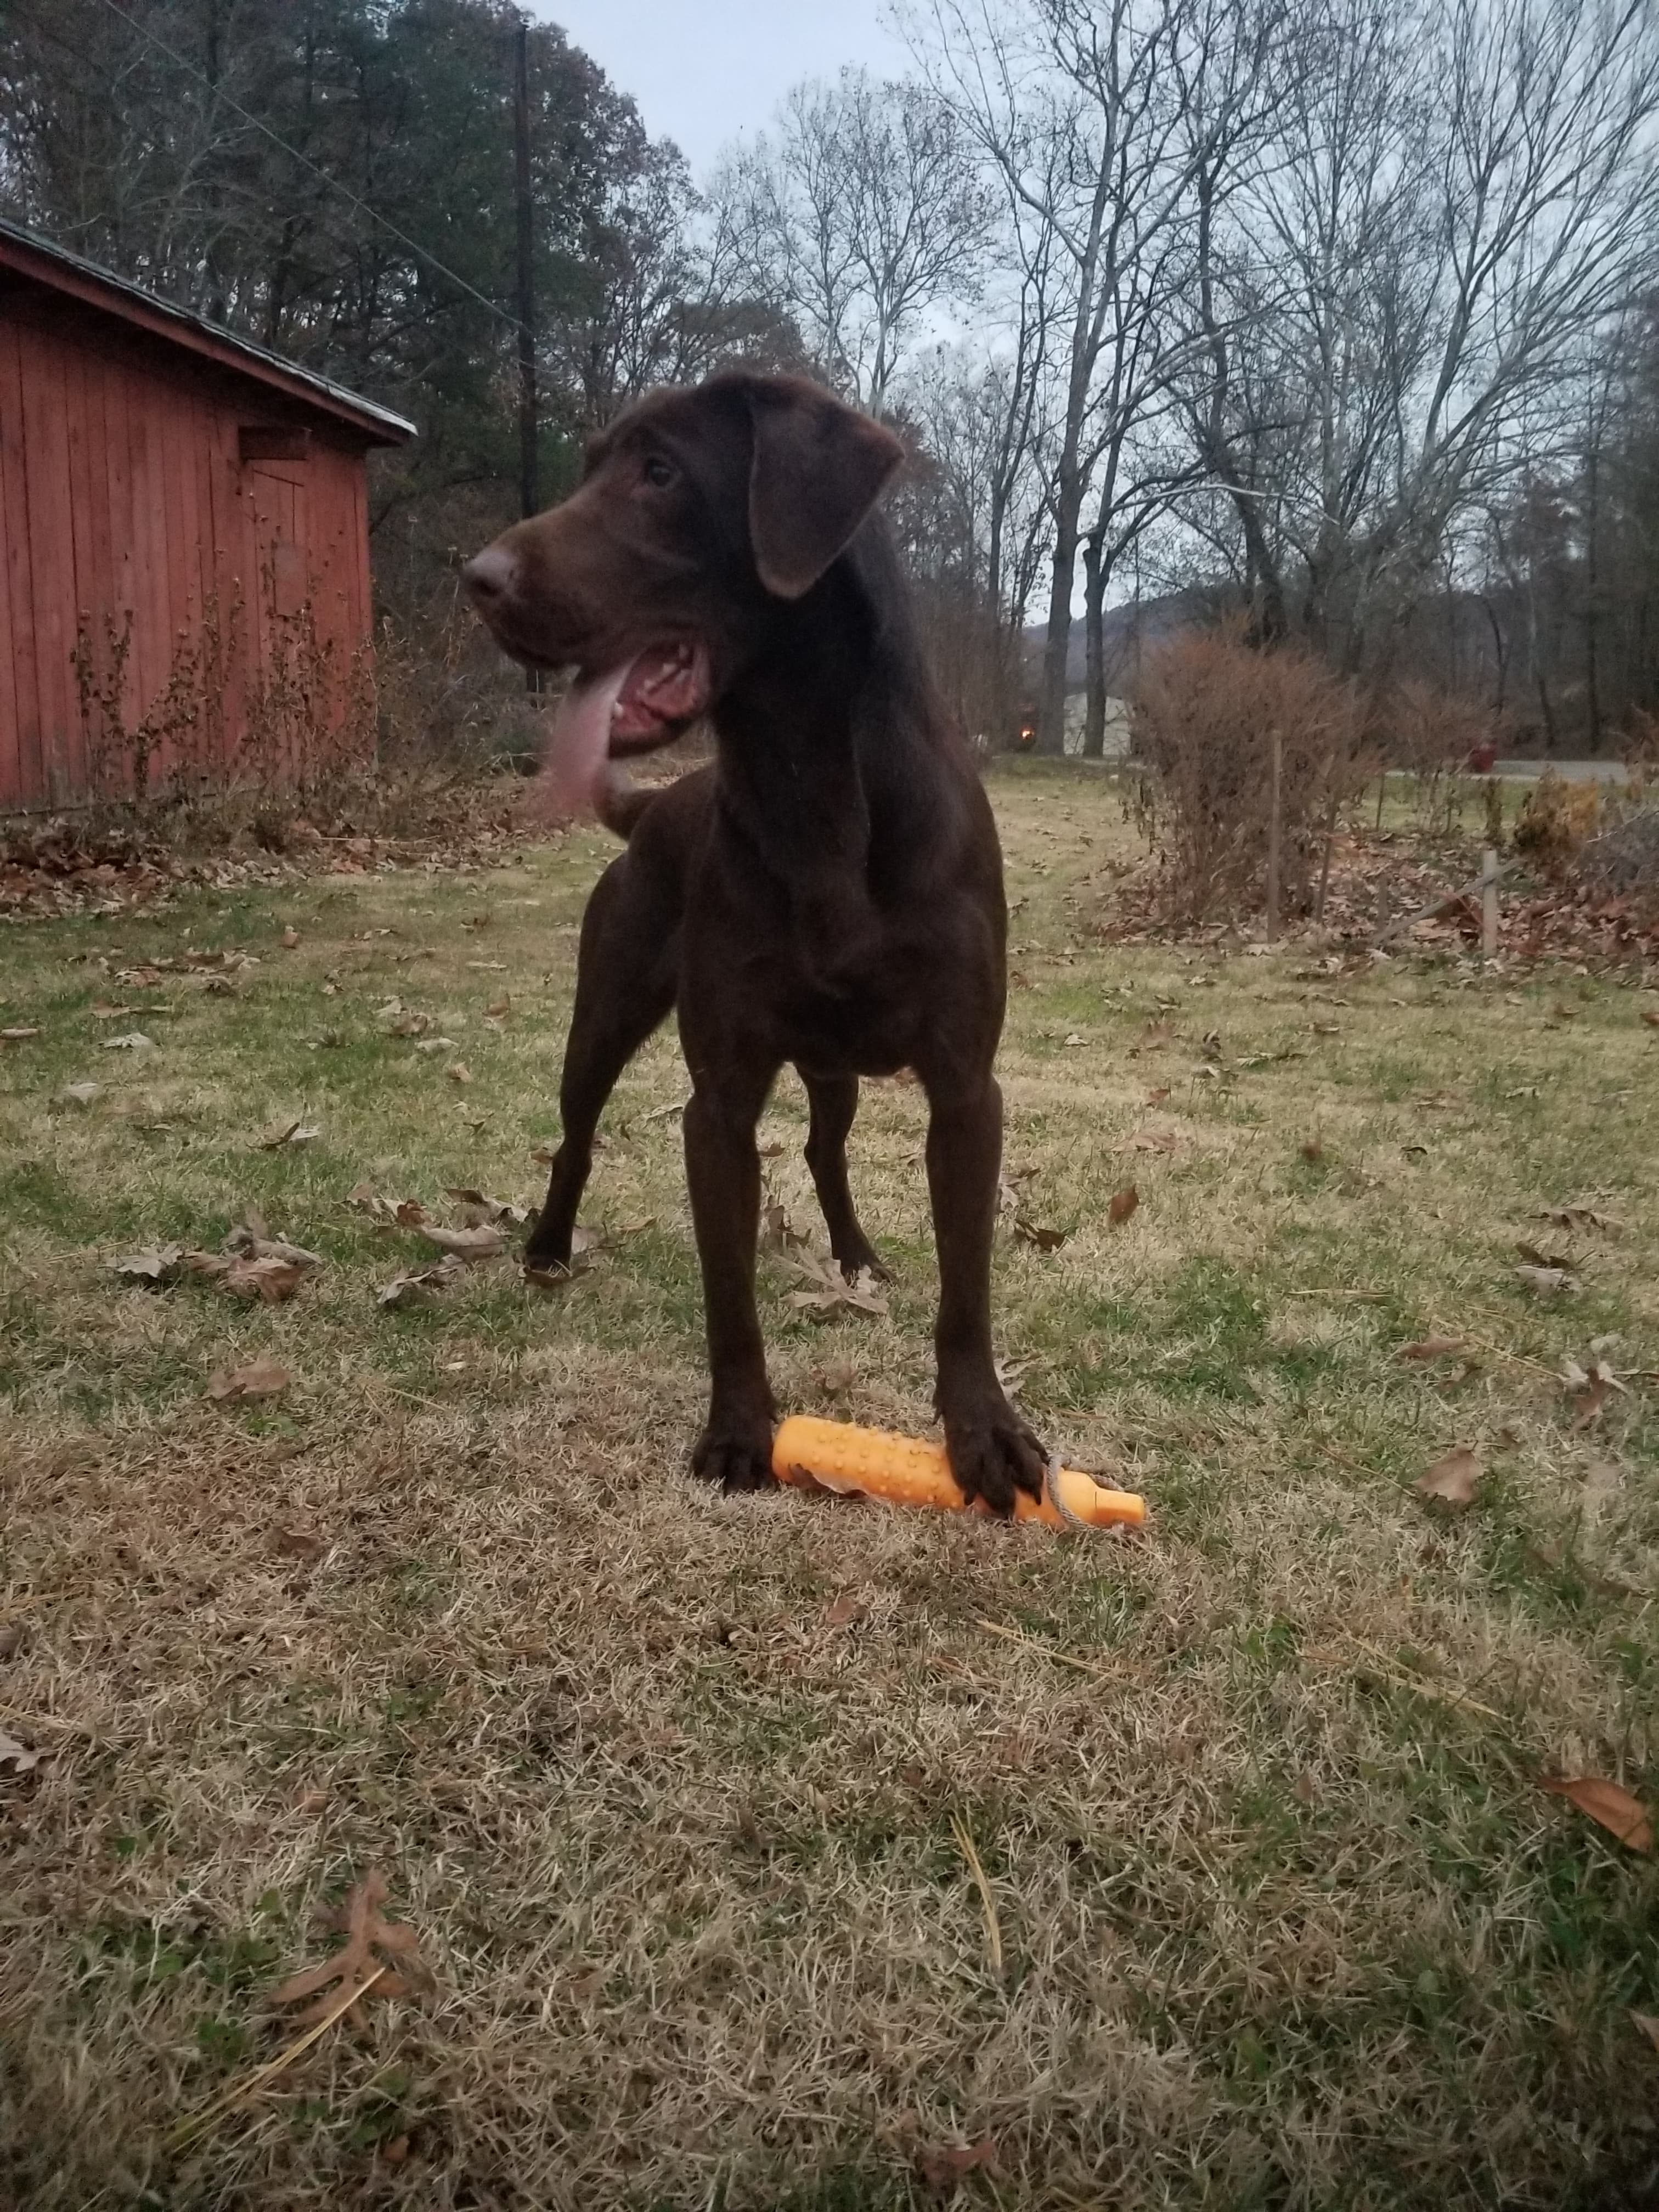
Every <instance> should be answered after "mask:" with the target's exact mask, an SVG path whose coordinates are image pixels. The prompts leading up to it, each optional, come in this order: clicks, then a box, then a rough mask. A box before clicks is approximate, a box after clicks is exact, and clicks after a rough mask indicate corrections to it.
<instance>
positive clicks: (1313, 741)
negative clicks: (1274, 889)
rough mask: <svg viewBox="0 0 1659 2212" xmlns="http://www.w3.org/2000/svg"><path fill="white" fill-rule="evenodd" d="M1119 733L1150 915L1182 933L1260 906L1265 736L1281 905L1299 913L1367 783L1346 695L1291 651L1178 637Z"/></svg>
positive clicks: (1353, 704) (1265, 827)
mask: <svg viewBox="0 0 1659 2212" xmlns="http://www.w3.org/2000/svg"><path fill="white" fill-rule="evenodd" d="M1130 728H1131V732H1132V738H1133V750H1134V752H1135V754H1136V756H1137V757H1138V758H1139V760H1140V761H1141V762H1142V763H1144V766H1145V770H1146V773H1145V775H1143V777H1142V779H1141V781H1140V785H1139V799H1138V800H1137V802H1136V811H1137V813H1138V816H1139V821H1140V825H1141V827H1142V829H1144V830H1145V831H1146V835H1147V836H1149V837H1150V839H1151V840H1152V843H1153V845H1154V846H1155V847H1156V848H1157V850H1158V857H1159V860H1160V863H1161V872H1162V878H1163V886H1162V888H1163V903H1164V907H1165V908H1166V910H1167V911H1168V913H1169V915H1170V918H1171V919H1172V920H1178V921H1186V922H1199V921H1208V920H1211V919H1213V918H1215V917H1217V916H1218V915H1237V914H1240V913H1243V912H1246V911H1249V910H1250V909H1251V908H1255V907H1257V906H1259V905H1260V904H1261V901H1262V898H1263V896H1264V893H1265V889H1266V872H1267V848H1268V840H1269V834H1270V818H1271V814H1272V786H1273V767H1272V763H1273V736H1274V732H1277V733H1278V736H1279V743H1280V749H1281V753H1280V757H1281V775H1280V798H1279V836H1280V852H1281V864H1282V869H1283V881H1282V893H1283V897H1284V901H1285V911H1286V912H1287V913H1295V912H1298V911H1305V910H1306V909H1307V908H1308V907H1309V906H1310V903H1311V896H1312V892H1313V888H1314V884H1315V880H1316V873H1317V869H1318V855H1319V854H1320V851H1321V848H1322V842H1323V839H1324V836H1325V835H1326V833H1327V832H1328V829H1330V828H1331V827H1332V826H1333V825H1334V822H1335V818H1336V816H1337V813H1338V811H1339V810H1340V808H1341V806H1342V805H1345V804H1346V802H1348V801H1349V800H1351V799H1353V798H1354V797H1356V796H1357V795H1358V792H1359V790H1360V789H1361V787H1363V785H1364V781H1365V779H1366V775H1367V774H1368V773H1369V758H1368V755H1367V751H1366V745H1365V724H1364V713H1363V710H1362V708H1361V704H1360V701H1359V698H1358V693H1357V692H1356V690H1355V689H1354V687H1353V686H1352V684H1348V683H1346V682H1344V681H1342V680H1341V679H1340V678H1338V677H1336V676H1334V675H1333V674H1332V673H1331V671H1329V670H1328V668H1326V667H1324V666H1323V665H1322V664H1321V663H1320V662H1318V661H1316V660H1315V659H1312V658H1311V657H1310V656H1309V655H1308V654H1306V653H1302V652H1300V651H1297V650H1293V649H1290V648H1285V649H1281V650H1279V651H1276V652H1271V653H1264V652H1261V651H1258V650H1257V649H1255V647H1250V646H1247V645H1245V644H1244V643H1243V641H1242V639H1241V638H1240V637H1239V636H1238V635H1237V634H1236V633H1232V632H1228V631H1216V632H1208V633H1191V632H1189V633H1188V634H1186V635H1182V636H1181V637H1179V638H1176V639H1173V640H1171V641H1170V643H1169V644H1167V645H1165V646H1164V647H1161V648H1160V649H1159V650H1158V652H1156V653H1151V654H1149V655H1148V656H1147V659H1146V662H1145V664H1144V665H1143V668H1142V671H1141V675H1140V679H1139V684H1138V686H1137V690H1136V695H1135V698H1134V701H1133V706H1132V708H1131V719H1130Z"/></svg>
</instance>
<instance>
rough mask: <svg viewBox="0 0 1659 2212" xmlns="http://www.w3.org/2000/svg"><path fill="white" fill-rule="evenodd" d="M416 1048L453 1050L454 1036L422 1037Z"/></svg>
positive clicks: (423, 1049)
mask: <svg viewBox="0 0 1659 2212" xmlns="http://www.w3.org/2000/svg"><path fill="white" fill-rule="evenodd" d="M415 1049H416V1052H453V1051H454V1049H455V1040H454V1038H453V1037H452V1036H435V1037H422V1040H421V1042H419V1044H417V1045H416V1048H415Z"/></svg>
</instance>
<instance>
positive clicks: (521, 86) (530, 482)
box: [513, 15, 542, 692]
mask: <svg viewBox="0 0 1659 2212" xmlns="http://www.w3.org/2000/svg"><path fill="white" fill-rule="evenodd" d="M514 60H515V63H516V67H515V69H514V71H513V185H514V197H515V198H516V200H517V204H518V218H519V512H520V514H522V515H524V516H526V518H527V517H529V516H530V515H532V514H534V513H536V511H537V509H538V507H540V505H541V503H542V502H541V487H540V485H539V483H538V481H537V477H538V469H537V465H536V460H537V455H536V442H537V441H536V295H535V270H536V264H535V252H536V233H535V227H534V222H533V216H534V210H533V208H532V204H531V197H530V18H529V17H528V16H527V15H520V17H519V32H518V38H517V40H516V42H515V54H514ZM525 684H526V690H530V691H532V692H538V691H539V690H541V688H542V679H541V674H540V671H538V670H537V669H534V668H532V669H531V670H530V671H528V673H527V675H526V679H525Z"/></svg>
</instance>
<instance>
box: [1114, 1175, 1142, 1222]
mask: <svg viewBox="0 0 1659 2212" xmlns="http://www.w3.org/2000/svg"><path fill="white" fill-rule="evenodd" d="M1139 1204H1140V1193H1139V1191H1138V1190H1137V1189H1136V1188H1135V1187H1134V1185H1133V1183H1126V1184H1125V1185H1124V1187H1123V1188H1122V1189H1121V1190H1119V1191H1114V1192H1113V1194H1112V1202H1111V1204H1110V1205H1109V1206H1108V1207H1107V1209H1106V1218H1107V1219H1108V1221H1109V1222H1110V1223H1111V1225H1112V1226H1113V1228H1114V1229H1119V1228H1121V1226H1122V1225H1123V1224H1124V1223H1125V1222H1126V1221H1127V1219H1128V1218H1129V1216H1130V1215H1131V1214H1132V1213H1133V1212H1134V1211H1135V1209H1136V1207H1137V1206H1139Z"/></svg>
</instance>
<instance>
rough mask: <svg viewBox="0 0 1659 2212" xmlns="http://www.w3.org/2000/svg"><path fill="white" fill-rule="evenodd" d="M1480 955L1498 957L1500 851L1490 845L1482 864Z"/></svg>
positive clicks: (1490, 957)
mask: <svg viewBox="0 0 1659 2212" xmlns="http://www.w3.org/2000/svg"><path fill="white" fill-rule="evenodd" d="M1480 957H1481V958H1482V959H1483V960H1495V959H1496V958H1497V957H1498V851H1497V848H1496V847H1495V846H1492V845H1488V846H1487V847H1486V852H1485V854H1483V855H1482V858H1481V865H1480Z"/></svg>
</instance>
